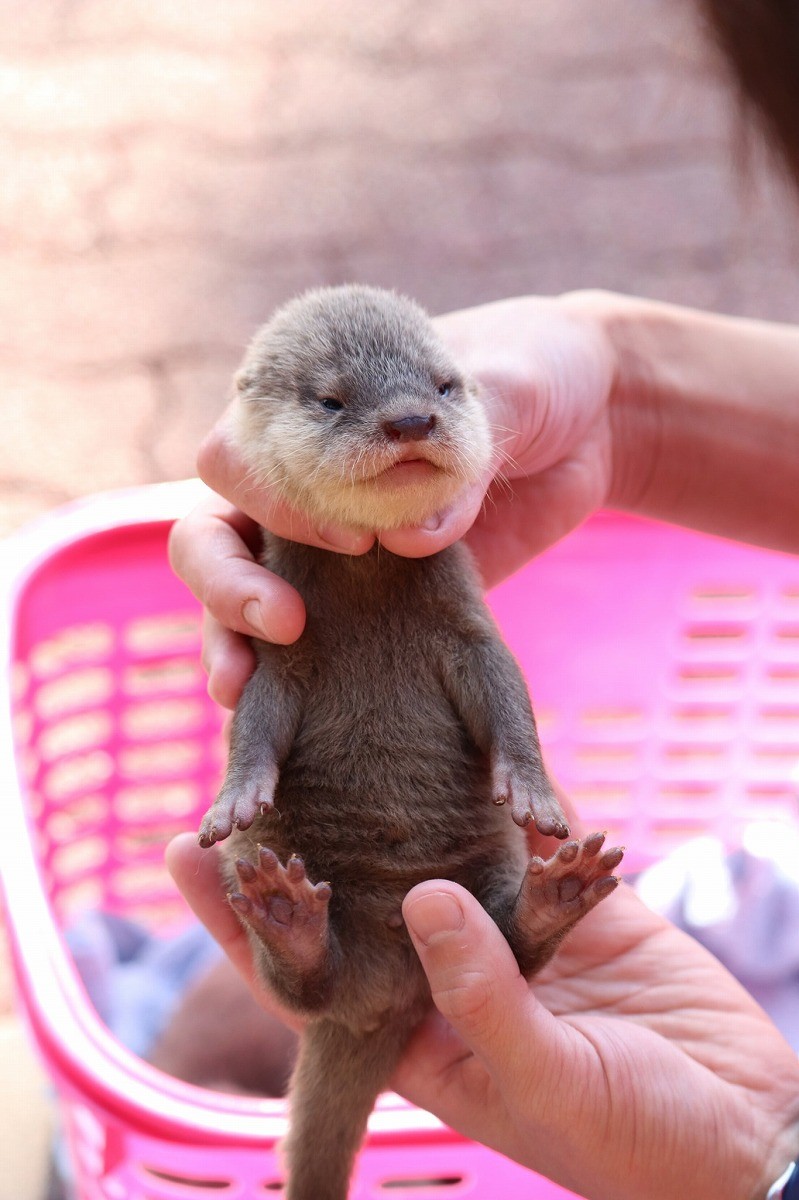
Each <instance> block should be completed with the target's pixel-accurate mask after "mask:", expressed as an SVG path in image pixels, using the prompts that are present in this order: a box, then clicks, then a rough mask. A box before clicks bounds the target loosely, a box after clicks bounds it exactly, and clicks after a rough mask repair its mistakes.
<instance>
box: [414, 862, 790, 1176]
mask: <svg viewBox="0 0 799 1200" xmlns="http://www.w3.org/2000/svg"><path fill="white" fill-rule="evenodd" d="M403 913H404V916H405V920H406V924H407V925H408V928H409V930H410V932H411V936H412V938H413V942H414V945H415V946H416V949H417V951H418V953H419V956H420V959H421V961H422V964H423V966H424V968H425V971H426V973H427V976H428V979H429V981H430V985H431V990H432V993H433V999H434V1001H435V1003H436V1006H437V1012H436V1013H435V1014H434V1015H432V1016H431V1017H430V1018H429V1019H428V1020H427V1021H426V1022H425V1024H424V1025H423V1026H422V1027H421V1028H420V1029H419V1031H418V1032H417V1034H416V1035H415V1037H414V1039H413V1042H412V1043H411V1045H410V1047H409V1049H408V1051H407V1053H406V1055H405V1058H404V1060H403V1063H402V1066H401V1069H400V1071H399V1072H398V1074H397V1076H396V1079H395V1086H396V1087H397V1090H398V1091H400V1092H401V1093H402V1094H403V1095H405V1096H407V1097H408V1098H409V1099H410V1100H412V1101H413V1102H414V1103H416V1104H419V1105H421V1106H422V1107H424V1108H426V1109H429V1110H430V1111H431V1112H433V1113H435V1114H436V1115H437V1116H438V1117H440V1118H441V1119H442V1120H443V1121H445V1122H446V1123H447V1124H448V1125H450V1126H452V1127H453V1128H455V1129H457V1130H459V1131H460V1132H461V1133H464V1134H465V1135H467V1136H468V1137H470V1138H473V1139H475V1140H477V1141H481V1142H484V1143H486V1144H487V1145H489V1146H492V1147H493V1148H495V1149H497V1150H499V1151H501V1152H502V1153H503V1154H506V1155H508V1157H510V1158H512V1159H514V1160H516V1161H518V1162H521V1163H523V1164H525V1165H526V1166H529V1167H531V1168H533V1169H535V1170H537V1171H539V1172H540V1173H542V1174H544V1175H546V1176H548V1177H549V1178H551V1179H553V1180H555V1181H556V1182H558V1183H560V1184H562V1185H563V1186H564V1187H568V1188H570V1189H572V1190H574V1191H576V1192H577V1193H578V1194H579V1195H580V1196H585V1197H587V1198H588V1200H643V1198H644V1197H645V1198H646V1200H706V1198H707V1197H713V1198H714V1200H715V1198H716V1197H718V1198H719V1200H722V1198H723V1200H764V1197H765V1195H766V1191H767V1189H768V1187H769V1185H770V1184H771V1183H773V1182H774V1180H775V1179H776V1178H777V1177H778V1176H779V1174H780V1173H781V1172H782V1171H783V1170H784V1168H785V1166H786V1165H787V1163H788V1162H789V1161H790V1160H791V1159H792V1158H794V1157H795V1156H796V1152H797V1146H799V1061H798V1060H797V1057H796V1055H795V1054H794V1053H793V1051H792V1050H791V1048H790V1047H789V1046H788V1045H787V1043H786V1042H785V1041H784V1040H783V1039H782V1037H781V1036H780V1034H779V1033H778V1031H777V1029H776V1028H775V1027H774V1025H773V1024H772V1023H771V1021H770V1020H769V1018H768V1017H767V1016H766V1015H765V1013H763V1011H762V1010H761V1009H760V1008H759V1007H758V1006H757V1005H756V1004H755V1003H754V1001H753V1000H752V999H751V998H750V997H749V996H748V995H747V993H746V992H745V991H744V990H743V989H742V988H741V987H740V985H739V984H737V983H736V981H735V980H734V979H733V978H732V977H731V976H730V975H729V974H728V973H727V972H726V970H725V969H724V968H723V967H721V965H720V964H719V963H718V962H717V961H716V960H715V959H714V958H712V956H711V955H710V954H708V953H707V952H706V951H705V950H704V949H703V948H702V947H700V946H699V945H698V943H696V942H695V941H693V940H692V939H691V938H689V937H688V936H687V935H686V934H683V933H681V932H680V931H679V930H677V929H676V928H675V927H674V926H672V925H670V924H669V923H668V922H667V921H665V920H664V919H663V918H661V917H659V916H657V915H655V914H653V913H652V912H650V911H649V910H648V909H647V908H646V907H645V906H644V905H643V903H642V902H641V901H640V900H639V899H638V898H637V896H636V895H635V893H634V892H633V891H632V890H631V889H630V888H629V887H626V886H625V885H622V886H621V887H620V888H619V889H618V890H617V892H616V893H614V895H613V896H612V897H610V899H609V900H607V901H606V902H605V903H604V904H602V906H601V908H599V909H597V910H595V911H594V912H592V913H590V914H589V916H588V917H586V918H585V920H583V921H582V922H581V923H580V924H579V925H578V926H577V928H576V929H575V930H574V931H573V932H572V933H571V934H570V935H569V936H568V937H567V939H566V941H565V943H564V945H563V947H562V948H561V950H560V951H559V952H558V954H557V955H556V956H555V958H554V960H553V961H552V963H551V964H550V965H549V966H548V967H547V968H546V969H545V970H544V971H543V972H542V973H541V974H540V975H539V976H537V977H536V978H535V980H534V981H533V983H532V985H531V984H529V983H528V982H527V981H526V980H525V979H524V978H523V977H522V976H521V975H520V974H519V970H518V967H517V965H516V961H515V959H514V957H513V955H512V953H511V951H510V949H509V947H508V945H507V943H506V942H505V940H504V938H503V937H502V935H501V934H500V932H499V930H498V929H497V927H496V925H495V924H494V922H493V921H492V920H491V918H490V917H489V916H488V914H487V913H486V912H485V911H484V910H483V909H482V908H481V906H480V905H479V904H478V903H477V901H476V900H475V899H474V897H472V896H471V895H470V894H469V893H468V892H465V891H464V890H463V889H462V888H459V887H458V886H457V885H456V884H454V883H450V882H445V881H431V882H427V883H424V884H420V885H418V886H417V887H416V888H414V889H413V890H412V891H411V892H410V893H409V894H408V897H407V898H406V900H405V904H404V906H403Z"/></svg>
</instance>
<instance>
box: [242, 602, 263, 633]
mask: <svg viewBox="0 0 799 1200" xmlns="http://www.w3.org/2000/svg"><path fill="white" fill-rule="evenodd" d="M241 615H242V617H243V618H244V620H245V621H246V622H247V624H248V625H249V627H250V629H252V631H253V633H256V634H257V635H258V637H260V638H265V637H266V628H265V627H264V620H263V615H262V613H261V602H260V600H245V602H244V604H242V606H241Z"/></svg>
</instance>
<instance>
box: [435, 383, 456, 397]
mask: <svg viewBox="0 0 799 1200" xmlns="http://www.w3.org/2000/svg"><path fill="white" fill-rule="evenodd" d="M452 388H453V384H452V381H451V380H447V382H446V383H440V384H439V385H438V388H437V391H438V394H439V396H441V397H442V399H443V398H445V397H446V396H449V394H450V392H451V391H452Z"/></svg>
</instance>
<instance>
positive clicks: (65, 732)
mask: <svg viewBox="0 0 799 1200" xmlns="http://www.w3.org/2000/svg"><path fill="white" fill-rule="evenodd" d="M112 728H113V725H112V721H111V717H110V716H109V714H108V713H106V712H98V711H97V710H94V711H93V712H84V713H80V714H79V715H77V716H72V717H66V718H64V719H62V720H60V721H57V722H56V723H55V724H53V725H50V726H49V727H48V728H47V729H45V730H44V732H43V733H42V734H41V737H40V738H39V744H38V749H39V752H40V753H41V755H42V758H44V759H45V761H47V762H52V761H53V760H54V759H57V758H65V757H66V755H68V754H74V753H75V752H76V751H78V750H87V749H88V748H89V747H90V746H99V745H101V744H102V743H103V742H107V741H108V739H109V737H110V736H111V731H112Z"/></svg>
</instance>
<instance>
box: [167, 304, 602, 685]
mask: <svg viewBox="0 0 799 1200" xmlns="http://www.w3.org/2000/svg"><path fill="white" fill-rule="evenodd" d="M600 307H601V301H597V300H596V299H595V298H594V299H592V298H591V297H590V296H582V295H581V294H580V293H575V294H574V295H573V296H564V297H561V298H555V299H538V298H534V297H532V298H524V299H519V300H508V301H503V302H501V303H497V304H490V305H485V306H483V307H480V308H474V309H468V310H464V311H463V312H458V313H453V314H450V315H449V316H445V317H441V318H439V319H438V320H437V321H436V322H435V324H436V327H437V329H438V332H439V334H440V335H441V337H442V339H443V340H444V342H445V343H446V344H447V345H448V346H449V347H450V349H451V350H452V352H453V355H454V357H455V359H456V361H457V362H458V363H459V364H460V365H461V366H462V367H463V368H464V370H465V371H466V372H467V373H468V374H470V375H472V376H473V377H474V378H476V379H478V380H479V382H480V384H481V386H482V390H483V395H484V398H485V403H486V407H487V411H488V416H489V421H490V423H491V426H492V431H493V438H494V444H495V455H494V461H493V464H492V469H491V473H490V475H489V476H488V477H487V478H485V479H484V480H482V481H481V483H480V484H479V485H477V486H473V487H470V488H467V489H465V490H464V491H463V492H462V493H461V494H460V496H459V497H458V498H457V500H456V501H455V502H454V503H453V504H452V505H451V506H450V507H449V508H448V509H447V510H445V511H444V512H442V513H439V514H436V517H435V518H433V520H431V521H430V522H428V523H427V525H426V526H425V527H419V528H413V529H408V528H405V529H397V530H391V531H383V532H381V531H375V533H368V532H361V531H354V530H347V529H340V528H334V527H331V528H326V529H317V528H314V527H312V526H311V525H310V524H309V522H308V520H307V519H306V518H305V517H304V516H303V515H302V514H299V513H297V512H296V511H293V510H291V509H289V508H288V506H287V505H285V504H284V503H283V502H282V501H280V500H279V499H278V498H277V497H276V496H275V495H274V493H273V492H271V491H270V489H269V488H268V487H264V486H259V487H255V486H254V485H253V483H252V481H251V478H250V474H249V472H248V469H247V467H246V466H245V464H244V462H243V460H242V458H241V456H240V455H239V453H238V450H237V448H236V445H235V441H234V438H233V436H232V429H231V413H230V411H228V412H227V413H226V414H225V415H224V416H223V418H222V419H221V420H220V421H219V422H218V423H217V425H216V426H215V428H214V429H213V430H212V431H211V433H210V435H209V436H208V438H207V439H206V441H205V442H204V444H203V446H202V448H201V450H200V454H199V458H198V469H199V472H200V475H201V476H202V478H203V479H204V480H205V482H206V483H207V484H208V485H209V487H211V488H212V489H213V491H214V493H216V495H213V496H210V495H209V497H208V499H206V500H204V501H203V502H202V503H201V504H200V505H199V506H198V507H197V508H196V509H195V510H194V512H192V513H191V514H190V515H189V516H187V517H186V518H184V519H183V520H182V521H179V522H178V523H177V524H176V526H175V527H174V529H173V532H172V536H171V539H170V555H171V561H172V565H173V568H174V569H175V571H176V572H177V574H178V575H180V577H181V578H182V579H183V580H184V581H185V582H186V583H187V584H188V586H189V587H190V589H191V590H192V591H193V593H194V594H195V595H196V596H197V598H198V599H199V600H200V601H201V602H202V604H203V606H204V608H205V610H206V614H207V615H206V624H205V633H204V655H203V658H204V663H205V665H206V669H207V670H208V673H209V690H210V692H211V694H212V696H213V697H214V698H215V699H216V700H218V701H219V702H220V703H222V704H224V705H226V706H228V707H232V706H234V705H235V702H236V700H237V698H238V695H239V693H240V691H241V689H242V687H243V686H244V683H245V682H246V680H247V678H248V676H249V674H250V672H251V670H252V667H253V662H254V659H253V654H252V650H251V649H250V646H249V644H248V642H247V640H246V636H242V635H250V636H252V635H255V636H256V637H262V638H264V639H265V640H267V641H275V642H279V643H288V642H291V641H293V640H295V639H296V638H297V637H299V635H300V633H301V632H302V628H303V624H304V609H303V605H302V601H301V599H300V598H299V596H298V595H297V593H296V592H295V591H294V590H293V589H292V588H290V587H289V586H288V584H286V583H285V582H284V581H282V580H279V579H277V578H276V577H275V576H274V575H272V574H270V573H269V572H268V571H266V570H265V569H263V568H261V567H260V566H258V564H257V563H256V561H255V548H256V546H257V535H258V527H259V526H264V527H265V528H267V529H269V530H271V531H272V532H273V533H276V534H278V535H279V536H282V537H287V538H291V539H292V540H295V541H301V542H306V543H308V544H311V545H316V546H322V547H326V548H328V549H333V550H338V551H340V552H343V553H349V554H362V553H365V552H366V551H367V550H369V549H370V547H371V546H372V545H373V544H374V541H375V537H377V538H379V540H380V542H381V544H382V545H384V546H385V547H386V549H388V550H390V551H392V552H393V553H395V554H400V555H405V556H408V557H420V556H423V555H426V554H432V553H435V552H436V551H438V550H441V549H443V548H444V547H445V546H448V545H451V544H452V543H453V542H455V541H456V540H458V539H459V538H461V537H463V536H465V537H466V541H467V542H468V544H469V545H470V546H471V548H472V550H473V552H474V554H475V556H476V558H477V561H478V565H479V567H480V569H481V572H482V575H483V578H484V580H485V582H486V584H487V585H488V586H491V585H492V584H494V583H497V582H498V581H499V580H500V579H502V578H503V577H504V576H505V575H508V574H510V573H511V572H512V571H513V570H515V569H516V568H517V567H519V566H520V565H521V564H522V563H524V562H525V561H526V560H527V559H529V558H530V557H531V556H532V555H534V554H536V553H537V552H538V551H540V550H542V549H544V547H545V546H547V545H549V544H550V543H551V542H554V541H556V540H557V539H558V538H559V537H562V536H563V535H564V534H565V533H567V532H568V531H569V530H570V529H572V528H573V527H574V526H575V525H577V524H578V523H579V522H580V521H581V520H582V519H583V518H584V517H585V516H586V515H587V514H588V513H590V512H591V511H593V509H595V508H597V507H599V506H600V505H601V504H602V503H603V502H604V501H605V499H606V497H607V495H608V490H609V487H610V470H611V422H610V415H609V396H610V391H611V385H612V380H613V374H614V359H613V351H612V349H611V346H610V341H609V339H607V337H606V336H605V335H604V333H603V331H602V323H601V320H600V319H599V316H598V310H599V308H600Z"/></svg>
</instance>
